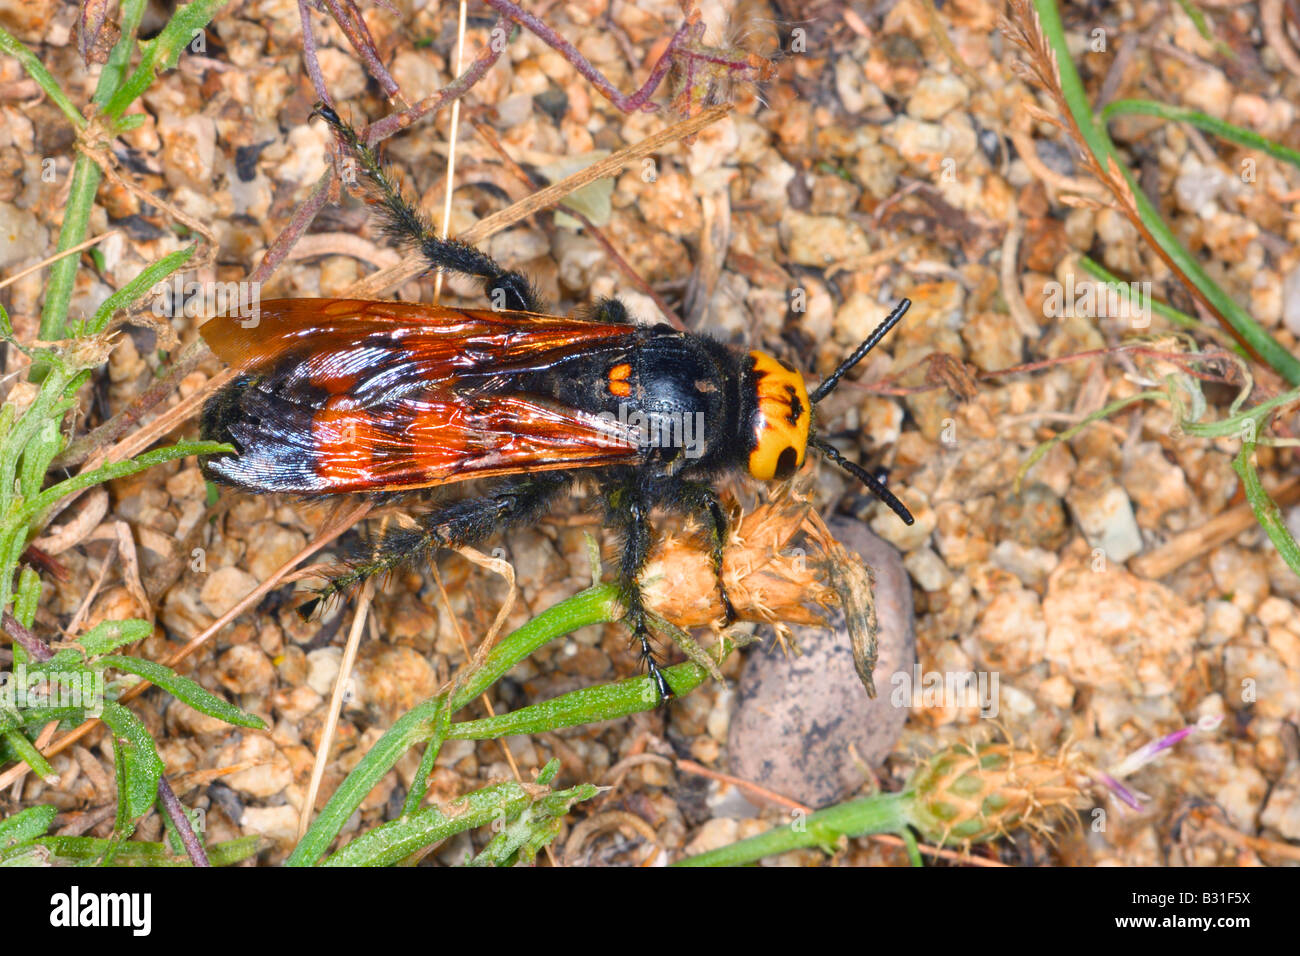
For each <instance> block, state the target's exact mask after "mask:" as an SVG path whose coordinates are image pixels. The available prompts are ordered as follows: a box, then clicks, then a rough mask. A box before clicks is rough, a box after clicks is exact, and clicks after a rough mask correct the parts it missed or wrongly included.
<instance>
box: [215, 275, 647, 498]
mask: <svg viewBox="0 0 1300 956" xmlns="http://www.w3.org/2000/svg"><path fill="white" fill-rule="evenodd" d="M201 333H202V335H203V338H204V339H205V340H206V341H207V342H208V344H209V345H210V346H211V347H212V349H213V351H214V352H216V354H217V355H218V356H220V357H221V358H223V359H225V360H226V361H228V362H230V363H231V364H232V365H234V366H235V368H236V369H237V370H238V371H239V372H240V374H239V376H238V377H237V378H236V379H235V381H234V382H232V383H231V384H230V385H228V386H226V388H225V389H223V390H222V391H221V392H220V393H219V394H218V395H216V396H215V397H214V398H213V399H211V400H210V401H209V403H208V405H207V406H206V407H205V409H204V413H203V426H202V428H203V433H204V435H205V437H208V438H211V439H213V440H216V441H227V442H230V443H231V444H233V445H234V446H235V447H236V448H237V449H238V450H239V454H238V455H219V456H214V457H212V458H210V459H208V460H207V462H206V463H205V466H206V468H207V470H208V472H209V474H211V475H212V476H213V477H215V478H218V479H222V480H225V481H228V482H231V483H234V484H237V485H240V486H242V487H246V488H250V489H255V490H262V491H286V492H297V493H306V494H327V493H337V492H354V491H379V490H383V491H400V490H408V489H414V488H423V487H428V486H431V485H440V484H446V483H449V482H453V481H463V480H465V479H468V478H480V477H489V476H492V475H502V474H512V473H517V472H524V471H546V470H553V469H559V468H580V467H594V466H598V465H609V464H619V463H627V462H632V461H635V460H636V457H637V446H636V441H635V438H634V436H631V435H630V434H629V432H628V430H627V429H626V427H624V426H622V425H620V424H619V422H617V421H614V420H611V419H610V418H609V417H608V416H601V415H598V414H593V413H591V412H588V411H583V410H581V409H577V408H572V407H569V406H568V405H566V404H564V403H561V402H557V401H556V400H554V399H553V398H552V397H548V396H546V395H539V394H530V393H529V392H527V391H526V390H521V387H520V386H521V379H522V378H523V377H525V376H526V375H527V374H528V373H530V372H542V371H545V370H546V369H550V368H554V367H555V366H556V365H557V364H560V363H562V362H564V361H566V360H569V359H572V358H574V357H575V356H580V355H583V356H588V355H592V354H594V353H599V352H606V351H607V352H610V353H620V352H624V351H626V350H627V349H628V348H630V347H631V346H632V345H633V343H634V339H635V336H636V330H635V328H634V327H632V326H628V325H618V324H608V323H598V322H584V321H578V320H574V319H569V318H561V317H557V316H546V315H534V314H530V313H519V312H494V311H488V310H462V309H448V308H440V307H436V306H429V305H420V304H415V303H401V302H371V301H362V300H345V299H275V300H270V301H267V302H263V303H261V304H260V307H259V309H258V310H257V312H256V313H255V315H254V316H253V317H250V318H248V319H242V320H241V319H239V318H237V317H232V318H223V319H214V320H213V321H211V322H208V323H207V324H206V325H204V326H203V328H202V329H201Z"/></svg>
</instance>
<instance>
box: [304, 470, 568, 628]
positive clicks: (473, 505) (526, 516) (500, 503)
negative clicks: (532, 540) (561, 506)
mask: <svg viewBox="0 0 1300 956" xmlns="http://www.w3.org/2000/svg"><path fill="white" fill-rule="evenodd" d="M572 482H573V475H572V474H570V473H569V472H566V471H544V472H539V473H537V474H534V475H528V476H526V477H523V478H511V479H508V480H504V481H502V482H500V483H499V484H497V485H496V486H495V487H493V488H490V489H489V490H488V491H486V492H485V493H484V494H483V495H481V496H479V497H477V498H466V499H464V500H462V501H456V502H452V503H451V504H448V505H445V506H443V507H441V508H438V509H436V510H434V511H431V512H429V513H428V514H425V515H420V516H419V518H417V524H416V527H414V528H401V527H398V528H390V529H388V530H386V531H384V532H383V534H382V535H381V537H380V538H379V540H378V542H377V543H376V544H375V546H374V547H373V549H371V551H370V553H369V555H368V556H367V557H366V558H364V559H363V560H361V561H358V562H356V563H355V564H354V565H353V567H352V570H350V571H348V572H347V573H346V574H343V575H340V576H339V577H336V578H334V579H332V580H331V581H330V582H329V583H328V584H326V585H325V587H324V588H322V589H321V590H320V591H318V592H317V595H316V598H315V599H313V600H311V601H308V602H307V603H306V604H303V605H302V606H301V607H300V608H299V612H300V613H301V614H302V615H303V617H310V616H311V614H312V613H313V612H314V611H315V610H316V608H317V607H318V606H319V605H320V604H321V602H323V601H328V600H329V599H330V598H332V597H334V596H335V595H337V594H342V593H345V592H347V591H350V590H351V589H352V588H354V587H356V586H357V585H358V584H360V583H361V582H363V581H365V580H366V579H368V578H371V577H374V576H375V575H377V574H384V573H387V572H389V571H392V570H394V569H395V568H398V567H400V566H402V565H403V564H407V563H408V562H412V561H415V560H418V559H419V558H421V557H423V556H424V555H426V554H428V553H429V552H431V551H434V550H436V549H438V548H455V547H460V546H462V545H473V544H477V543H478V542H480V541H482V540H483V539H484V538H487V537H489V536H490V535H491V534H492V533H493V532H494V531H498V530H501V529H504V528H508V527H510V526H512V525H518V524H523V523H526V522H529V521H532V520H534V519H536V518H537V517H538V516H540V515H541V514H542V513H543V512H544V511H545V510H546V509H547V507H549V505H550V503H551V501H552V500H553V499H554V498H555V497H556V495H557V494H559V493H560V492H561V491H563V490H564V489H565V488H567V487H568V486H569V485H570V484H572Z"/></svg>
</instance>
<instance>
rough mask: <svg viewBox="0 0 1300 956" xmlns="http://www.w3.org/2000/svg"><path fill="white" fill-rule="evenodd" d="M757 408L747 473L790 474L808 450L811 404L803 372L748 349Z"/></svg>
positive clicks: (767, 477) (767, 476) (761, 475)
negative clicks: (756, 395)
mask: <svg viewBox="0 0 1300 956" xmlns="http://www.w3.org/2000/svg"><path fill="white" fill-rule="evenodd" d="M749 355H750V358H752V359H753V360H754V387H755V388H756V389H757V390H758V410H757V413H756V414H755V416H754V450H753V451H752V452H750V454H749V473H750V474H751V475H753V476H754V477H755V478H761V479H762V480H764V481H770V480H771V479H773V478H778V479H782V478H789V477H790V476H791V475H793V474H794V473H795V471H796V470H797V469H798V468H800V467H801V466H802V465H803V460H804V456H805V454H806V453H807V451H808V429H809V426H810V425H811V424H812V404H811V403H810V402H809V401H808V389H807V387H806V386H805V385H804V383H803V376H802V375H800V374H799V373H798V372H796V371H795V370H794V369H792V368H789V367H788V366H787V365H785V364H784V363H783V362H781V361H780V360H778V359H775V358H773V357H772V356H770V355H768V354H767V353H765V352H750V353H749Z"/></svg>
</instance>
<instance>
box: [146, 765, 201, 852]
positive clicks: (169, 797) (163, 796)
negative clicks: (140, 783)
mask: <svg viewBox="0 0 1300 956" xmlns="http://www.w3.org/2000/svg"><path fill="white" fill-rule="evenodd" d="M158 802H159V803H161V804H162V806H163V810H164V811H166V813H167V816H168V817H170V818H171V821H172V826H174V827H176V832H177V833H179V834H180V837H181V843H183V844H184V845H185V852H186V853H187V854H189V857H190V862H192V863H193V864H194V865H195V866H211V865H212V864H211V863H210V862H209V861H208V854H207V853H206V852H205V851H204V849H203V844H202V843H200V842H199V838H198V835H197V834H195V832H194V828H193V827H192V826H190V818H189V817H187V816H186V815H185V808H184V807H183V806H181V801H180V799H179V798H178V797H177V796H176V791H174V790H173V789H172V785H171V784H170V783H168V782H167V778H166V777H165V776H164V777H159V778H158Z"/></svg>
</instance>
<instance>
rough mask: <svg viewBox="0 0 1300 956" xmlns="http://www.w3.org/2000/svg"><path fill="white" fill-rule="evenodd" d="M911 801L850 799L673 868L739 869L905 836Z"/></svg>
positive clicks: (890, 796) (899, 797)
mask: <svg viewBox="0 0 1300 956" xmlns="http://www.w3.org/2000/svg"><path fill="white" fill-rule="evenodd" d="M911 800H912V796H911V794H907V793H882V794H876V795H874V796H870V797H864V798H863V799H861V800H852V801H850V802H848V803H842V804H840V805H839V806H834V807H828V808H827V809H825V810H818V811H817V812H815V813H810V814H809V815H808V816H807V817H806V818H801V819H797V820H795V822H794V823H792V824H790V825H789V826H784V827H779V828H777V829H775V830H768V831H767V832H766V833H760V834H759V835H758V836H755V837H750V838H749V839H748V840H741V841H740V842H739V843H732V844H730V845H729V846H724V847H719V848H718V849H716V850H710V851H709V852H707V853H700V854H697V855H696V856H688V857H687V858H686V859H684V860H678V861H677V862H676V863H674V864H673V866H743V865H745V864H747V863H755V862H757V861H758V860H761V859H762V858H763V857H766V856H776V855H777V854H780V853H788V852H790V851H791V850H802V849H806V848H808V847H820V848H821V849H823V850H825V851H826V852H827V853H833V852H835V851H836V850H837V849H840V847H841V845H842V843H843V841H844V840H845V839H852V838H854V837H861V836H868V835H870V834H873V833H906V832H907V827H908V821H907V807H908V805H909V804H910V802H911Z"/></svg>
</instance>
